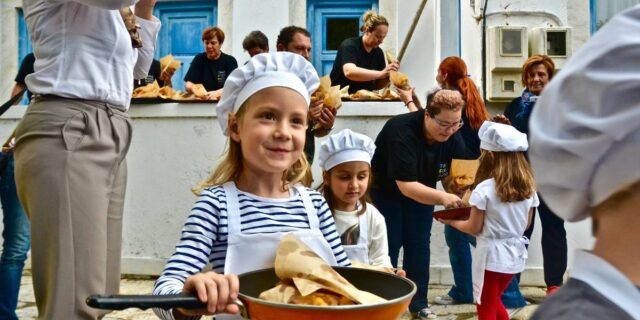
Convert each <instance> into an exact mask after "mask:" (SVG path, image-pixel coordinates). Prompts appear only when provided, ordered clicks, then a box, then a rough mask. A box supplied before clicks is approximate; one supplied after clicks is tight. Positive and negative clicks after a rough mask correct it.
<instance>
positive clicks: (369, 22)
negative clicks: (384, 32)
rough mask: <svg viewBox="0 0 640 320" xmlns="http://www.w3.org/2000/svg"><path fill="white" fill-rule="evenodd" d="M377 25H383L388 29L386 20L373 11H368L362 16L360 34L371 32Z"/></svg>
mask: <svg viewBox="0 0 640 320" xmlns="http://www.w3.org/2000/svg"><path fill="white" fill-rule="evenodd" d="M379 25H385V26H387V27H388V26H389V22H388V21H387V18H385V17H383V16H381V15H379V14H377V13H376V12H375V11H373V10H369V11H367V12H365V13H364V14H363V15H362V27H361V28H360V30H361V31H362V32H367V31H368V32H371V31H373V30H375V28H376V27H377V26H379Z"/></svg>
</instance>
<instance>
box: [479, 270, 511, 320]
mask: <svg viewBox="0 0 640 320" xmlns="http://www.w3.org/2000/svg"><path fill="white" fill-rule="evenodd" d="M513 276H514V275H513V274H509V273H499V272H493V271H487V270H485V271H484V285H483V286H482V295H481V296H480V301H481V302H482V304H477V305H476V310H477V312H478V320H509V314H508V313H507V309H506V308H505V307H504V305H503V304H502V299H500V297H501V296H502V293H503V292H504V290H505V289H506V288H507V287H508V286H509V283H510V282H511V278H513Z"/></svg>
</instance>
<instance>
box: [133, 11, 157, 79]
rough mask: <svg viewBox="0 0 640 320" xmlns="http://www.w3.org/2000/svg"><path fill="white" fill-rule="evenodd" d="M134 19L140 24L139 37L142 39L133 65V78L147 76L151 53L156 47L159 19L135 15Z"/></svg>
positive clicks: (151, 58)
mask: <svg viewBox="0 0 640 320" xmlns="http://www.w3.org/2000/svg"><path fill="white" fill-rule="evenodd" d="M136 21H137V22H138V24H140V30H139V31H138V32H139V33H140V38H141V39H142V48H138V59H137V60H136V64H135V66H134V67H133V78H134V79H143V78H146V77H147V74H148V73H149V68H150V67H151V63H152V62H153V54H154V52H155V49H156V39H157V38H158V32H159V31H160V20H158V19H157V18H156V17H153V20H146V19H142V18H140V17H136Z"/></svg>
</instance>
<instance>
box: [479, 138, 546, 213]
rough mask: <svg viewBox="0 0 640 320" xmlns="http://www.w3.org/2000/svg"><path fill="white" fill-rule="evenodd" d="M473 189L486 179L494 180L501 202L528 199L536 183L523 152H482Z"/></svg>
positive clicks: (533, 191)
mask: <svg viewBox="0 0 640 320" xmlns="http://www.w3.org/2000/svg"><path fill="white" fill-rule="evenodd" d="M479 160H480V167H479V168H478V173H477V174H476V180H475V182H474V186H473V187H474V188H475V187H476V186H477V185H478V184H479V183H480V182H482V181H484V180H487V179H491V178H493V179H495V180H496V193H497V194H498V198H500V201H502V202H518V201H523V200H526V199H529V198H531V197H532V196H533V194H534V193H535V192H536V190H535V186H536V181H535V179H534V177H533V173H532V172H531V167H530V166H529V162H528V161H527V159H526V158H525V156H524V152H490V151H487V150H482V153H481V154H480V159H479Z"/></svg>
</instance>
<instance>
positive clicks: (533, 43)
mask: <svg viewBox="0 0 640 320" xmlns="http://www.w3.org/2000/svg"><path fill="white" fill-rule="evenodd" d="M529 45H530V48H531V50H530V52H531V55H534V54H542V55H547V56H549V57H550V58H551V59H552V60H553V62H554V63H555V65H556V69H560V68H562V66H564V64H565V63H566V62H567V60H568V59H569V57H571V53H572V52H571V28H568V27H554V28H543V27H542V28H532V29H531V31H530V32H529Z"/></svg>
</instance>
